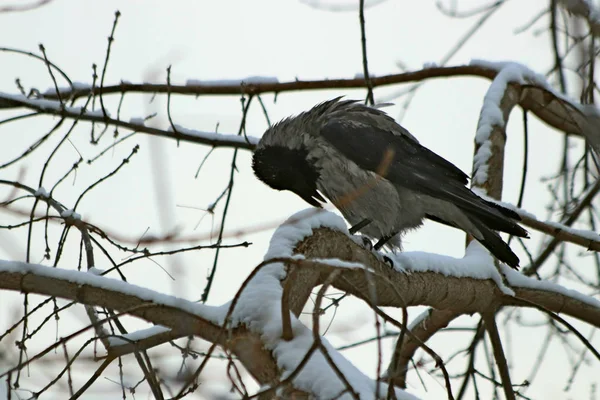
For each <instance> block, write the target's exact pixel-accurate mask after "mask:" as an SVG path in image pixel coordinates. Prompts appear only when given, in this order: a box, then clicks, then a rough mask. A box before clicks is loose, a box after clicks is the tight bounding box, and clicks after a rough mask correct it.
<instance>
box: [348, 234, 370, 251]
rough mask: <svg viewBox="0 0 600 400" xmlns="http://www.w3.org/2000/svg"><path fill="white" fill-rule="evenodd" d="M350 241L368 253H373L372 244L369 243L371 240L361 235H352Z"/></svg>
mask: <svg viewBox="0 0 600 400" xmlns="http://www.w3.org/2000/svg"><path fill="white" fill-rule="evenodd" d="M351 239H352V240H353V241H354V242H355V243H356V244H357V245H359V246H361V247H363V248H365V249H367V250H369V251H373V243H372V242H371V239H369V238H368V237H367V236H363V235H353V236H351Z"/></svg>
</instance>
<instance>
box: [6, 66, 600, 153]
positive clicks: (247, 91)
mask: <svg viewBox="0 0 600 400" xmlns="http://www.w3.org/2000/svg"><path fill="white" fill-rule="evenodd" d="M508 64H510V65H511V66H512V67H511V68H512V69H513V72H514V73H517V72H516V71H517V70H518V71H519V73H520V74H521V75H522V76H521V77H522V78H524V79H523V80H520V81H518V82H517V81H510V85H511V86H519V89H521V92H520V96H519V98H518V104H519V105H520V106H521V107H523V108H524V109H526V110H529V111H531V112H532V113H534V114H535V115H536V116H537V117H539V118H540V119H541V120H543V121H544V122H546V123H547V124H549V125H550V126H552V127H554V128H556V129H558V130H560V131H563V132H568V133H570V134H574V135H580V136H585V137H587V138H588V139H589V140H593V139H592V138H590V137H591V136H594V137H596V142H600V138H597V136H598V135H597V134H596V135H594V134H593V133H594V132H597V127H598V125H599V124H600V117H599V115H600V113H599V112H598V110H597V109H595V108H594V106H588V105H581V104H579V103H577V102H575V101H573V100H570V99H568V98H567V97H565V96H563V95H561V94H559V93H558V92H556V91H554V90H552V88H551V87H550V86H549V85H548V84H547V83H546V82H545V80H544V79H543V78H542V77H541V76H540V75H537V74H534V73H533V72H531V71H530V70H529V69H527V67H524V66H522V65H520V64H517V63H498V62H487V61H481V60H474V61H473V62H472V63H471V64H470V65H460V66H454V67H430V66H428V67H427V68H424V69H422V70H419V71H413V72H406V73H401V74H392V75H381V76H375V77H372V78H371V83H372V86H373V87H374V88H375V87H381V86H388V85H394V84H400V83H410V82H419V81H424V80H427V79H434V78H450V77H464V76H479V77H484V78H487V79H490V80H494V78H496V76H497V75H498V74H499V72H500V71H501V70H502V69H503V68H505V67H507V66H508ZM530 78H534V79H530ZM191 83H199V84H197V85H192V84H191ZM200 83H201V84H200ZM220 83H226V84H220ZM364 87H366V82H365V79H364V78H350V79H323V80H315V81H303V80H299V79H296V80H294V81H289V82H278V81H276V80H275V79H274V78H262V79H257V80H255V81H253V80H251V81H250V82H246V81H244V82H243V84H242V83H241V82H240V85H234V84H232V82H229V81H227V82H220V81H216V82H210V81H197V82H194V80H193V79H191V80H189V81H188V84H186V85H172V84H150V83H141V84H136V83H130V82H121V83H119V84H117V85H105V86H103V88H102V95H103V96H106V95H111V94H121V93H130V92H138V93H153V94H155V93H159V94H160V93H162V94H171V95H173V94H180V95H191V96H202V95H229V96H240V95H258V94H263V93H283V92H290V91H304V90H324V89H337V90H342V89H352V88H364ZM60 94H61V97H62V98H68V99H70V100H74V99H78V98H81V97H88V96H90V95H92V94H93V88H92V87H91V86H90V85H87V86H86V85H85V84H78V85H75V87H74V88H72V89H71V88H64V89H60ZM10 96H13V97H12V98H11V97H10ZM14 96H16V95H9V97H6V96H3V95H1V94H0V109H2V108H16V107H26V108H32V109H35V110H38V111H39V112H45V113H49V114H55V115H62V116H64V117H66V118H80V119H83V120H91V121H94V122H104V123H108V124H112V125H116V126H122V127H125V128H128V129H138V130H139V131H140V132H144V133H149V134H154V135H159V136H165V137H170V138H176V139H179V140H186V141H190V142H193V143H205V144H213V145H215V146H228V147H239V148H243V149H248V150H251V149H252V148H253V147H254V143H255V141H254V139H251V140H250V143H247V142H245V141H243V142H239V141H237V140H239V139H233V138H223V137H221V139H223V140H222V141H217V140H211V139H208V140H203V138H198V137H195V136H192V137H188V136H186V135H185V134H182V135H180V136H177V137H174V136H173V134H170V133H168V132H166V131H161V130H159V129H153V128H149V127H143V126H142V127H140V126H138V125H135V126H129V124H127V123H124V122H123V121H117V120H114V119H110V118H108V119H107V118H102V117H104V116H101V118H99V119H98V118H96V116H93V118H92V116H90V115H84V116H80V115H79V113H69V112H66V111H65V110H62V111H61V109H58V110H57V109H56V107H53V108H54V109H53V110H52V109H51V110H44V109H42V108H41V107H40V106H39V105H38V106H37V107H34V106H33V105H32V104H29V103H28V102H26V101H23V99H22V98H21V99H17V98H15V97H14ZM25 99H26V98H25ZM44 99H45V100H55V101H56V100H58V96H57V95H56V93H55V90H54V89H49V90H46V91H45V92H44ZM229 139H231V140H229ZM597 149H600V143H598V146H597Z"/></svg>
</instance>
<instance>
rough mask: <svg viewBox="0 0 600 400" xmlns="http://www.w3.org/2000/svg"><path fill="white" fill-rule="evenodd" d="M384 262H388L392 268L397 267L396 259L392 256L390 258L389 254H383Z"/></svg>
mask: <svg viewBox="0 0 600 400" xmlns="http://www.w3.org/2000/svg"><path fill="white" fill-rule="evenodd" d="M383 262H385V263H386V264H388V265H389V266H390V268H391V269H395V268H396V264H394V261H393V260H392V259H391V258H389V257H388V256H383Z"/></svg>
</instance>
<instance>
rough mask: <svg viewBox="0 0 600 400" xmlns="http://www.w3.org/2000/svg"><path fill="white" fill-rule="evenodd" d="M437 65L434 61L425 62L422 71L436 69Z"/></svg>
mask: <svg viewBox="0 0 600 400" xmlns="http://www.w3.org/2000/svg"><path fill="white" fill-rule="evenodd" d="M437 67H438V64H437V63H436V62H435V61H427V62H424V63H423V69H429V68H437Z"/></svg>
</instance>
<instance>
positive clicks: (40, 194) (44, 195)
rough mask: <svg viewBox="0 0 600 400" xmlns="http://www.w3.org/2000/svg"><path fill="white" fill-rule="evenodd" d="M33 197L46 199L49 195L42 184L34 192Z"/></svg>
mask: <svg viewBox="0 0 600 400" xmlns="http://www.w3.org/2000/svg"><path fill="white" fill-rule="evenodd" d="M34 196H35V197H39V198H40V199H47V198H49V197H50V194H49V193H48V192H47V191H46V189H45V188H44V187H43V186H40V187H39V188H38V189H37V190H36V191H35V193H34Z"/></svg>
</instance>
